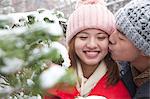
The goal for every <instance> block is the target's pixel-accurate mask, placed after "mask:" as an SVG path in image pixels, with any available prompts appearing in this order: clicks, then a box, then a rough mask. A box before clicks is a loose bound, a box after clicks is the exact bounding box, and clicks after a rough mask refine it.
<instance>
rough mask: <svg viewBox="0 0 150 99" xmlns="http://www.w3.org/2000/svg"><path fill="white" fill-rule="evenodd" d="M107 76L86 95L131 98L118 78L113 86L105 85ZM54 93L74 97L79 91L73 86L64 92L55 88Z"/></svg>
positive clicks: (109, 98)
mask: <svg viewBox="0 0 150 99" xmlns="http://www.w3.org/2000/svg"><path fill="white" fill-rule="evenodd" d="M106 81H107V77H106V75H105V76H104V77H103V78H102V79H101V80H100V81H99V82H98V83H97V85H96V86H95V87H94V89H93V90H92V91H91V92H90V94H89V95H88V96H92V95H96V96H104V97H106V98H107V99H131V96H130V95H129V92H128V91H127V89H126V87H125V86H124V84H123V83H122V81H121V80H120V81H119V82H118V83H117V84H116V85H115V86H109V87H106ZM55 94H57V96H59V97H61V99H74V98H75V97H77V96H79V95H80V93H79V92H78V91H77V89H76V88H74V91H72V92H69V93H68V92H64V91H61V90H55ZM44 99H55V98H50V97H48V96H44Z"/></svg>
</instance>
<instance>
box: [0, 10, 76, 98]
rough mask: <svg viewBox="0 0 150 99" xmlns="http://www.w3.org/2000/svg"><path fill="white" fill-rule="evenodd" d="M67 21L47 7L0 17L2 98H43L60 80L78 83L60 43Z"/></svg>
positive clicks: (0, 90)
mask: <svg viewBox="0 0 150 99" xmlns="http://www.w3.org/2000/svg"><path fill="white" fill-rule="evenodd" d="M65 22H66V19H65V18H64V16H63V13H61V12H59V11H53V10H52V11H49V10H46V9H45V10H42V9H38V10H37V11H33V12H25V13H11V14H8V15H1V16H0V98H2V99H3V98H4V99H5V98H7V99H29V98H31V99H41V98H42V96H43V95H44V92H45V90H46V89H48V88H52V87H53V86H54V85H55V84H57V83H59V82H63V83H68V84H69V85H70V86H73V85H74V84H75V79H76V77H75V75H74V73H73V72H74V71H73V70H72V69H70V68H68V67H69V66H70V60H69V56H68V52H67V49H66V47H65V46H64V45H62V44H61V43H60V42H59V39H60V38H61V37H63V36H64V32H65V30H63V28H64V27H63V26H65V25H62V24H61V23H63V24H65ZM54 63H55V64H54Z"/></svg>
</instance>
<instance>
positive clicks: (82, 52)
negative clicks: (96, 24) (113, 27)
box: [75, 29, 108, 65]
mask: <svg viewBox="0 0 150 99" xmlns="http://www.w3.org/2000/svg"><path fill="white" fill-rule="evenodd" d="M75 52H76V54H77V56H78V57H79V59H80V60H81V61H82V62H83V63H84V64H86V65H98V64H99V62H100V61H101V60H102V59H103V58H104V57H105V56H106V55H107V53H108V35H107V34H106V33H105V32H103V31H101V30H98V29H86V30H84V31H81V32H80V33H78V34H77V35H76V37H75Z"/></svg>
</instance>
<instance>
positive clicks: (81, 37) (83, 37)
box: [79, 36, 88, 40]
mask: <svg viewBox="0 0 150 99" xmlns="http://www.w3.org/2000/svg"><path fill="white" fill-rule="evenodd" d="M79 38H80V39H81V40H85V39H87V38H88V37H87V36H79Z"/></svg>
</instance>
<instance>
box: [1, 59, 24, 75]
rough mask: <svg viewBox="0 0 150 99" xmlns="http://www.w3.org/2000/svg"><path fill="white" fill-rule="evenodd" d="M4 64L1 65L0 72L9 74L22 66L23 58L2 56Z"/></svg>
mask: <svg viewBox="0 0 150 99" xmlns="http://www.w3.org/2000/svg"><path fill="white" fill-rule="evenodd" d="M4 63H5V66H1V68H0V72H2V73H5V74H11V73H15V72H17V71H19V70H20V69H21V68H22V67H23V63H24V62H23V60H21V59H18V58H15V57H14V58H4Z"/></svg>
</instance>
